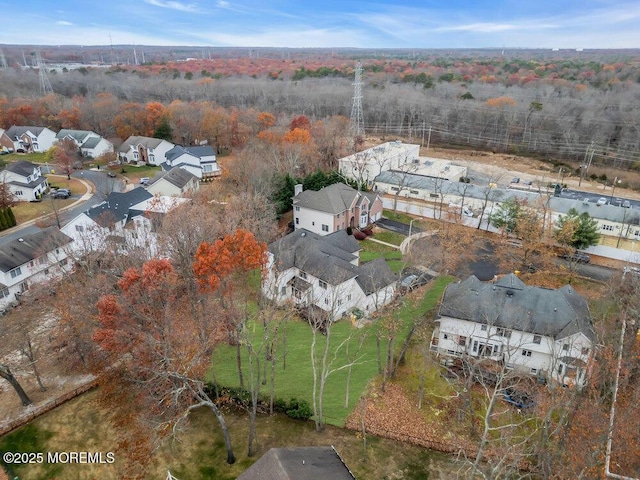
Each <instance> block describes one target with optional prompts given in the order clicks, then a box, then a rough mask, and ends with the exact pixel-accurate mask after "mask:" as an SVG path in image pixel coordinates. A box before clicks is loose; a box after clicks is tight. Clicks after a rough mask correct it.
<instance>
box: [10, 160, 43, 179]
mask: <svg viewBox="0 0 640 480" xmlns="http://www.w3.org/2000/svg"><path fill="white" fill-rule="evenodd" d="M35 168H36V165H35V164H33V163H31V162H27V161H26V160H18V161H17V162H14V163H10V164H8V165H7V166H6V168H5V170H7V171H9V172H13V173H17V174H18V175H22V176H23V177H28V176H29V175H31V174H32V173H33V171H34V170H35Z"/></svg>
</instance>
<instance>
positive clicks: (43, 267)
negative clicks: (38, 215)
mask: <svg viewBox="0 0 640 480" xmlns="http://www.w3.org/2000/svg"><path fill="white" fill-rule="evenodd" d="M71 242H72V239H71V238H70V237H69V236H67V235H65V234H64V233H62V232H61V231H60V230H59V229H58V228H57V227H49V228H46V229H44V230H41V231H39V232H36V233H33V234H30V235H24V236H22V237H20V238H17V239H15V240H12V241H10V242H7V243H3V244H2V245H1V246H0V310H4V309H6V308H7V307H9V306H11V305H12V304H15V303H16V302H17V301H18V299H19V298H20V295H22V294H23V293H24V292H25V291H27V290H29V287H31V286H33V285H34V284H36V283H41V282H45V281H48V280H51V279H54V278H58V277H60V276H62V275H64V274H65V273H66V272H69V271H71V270H72V268H73V265H72V262H71V259H70V258H69V255H68V253H69V252H68V246H69V244H70V243H71Z"/></svg>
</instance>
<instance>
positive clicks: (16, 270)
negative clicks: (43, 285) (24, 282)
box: [9, 267, 22, 278]
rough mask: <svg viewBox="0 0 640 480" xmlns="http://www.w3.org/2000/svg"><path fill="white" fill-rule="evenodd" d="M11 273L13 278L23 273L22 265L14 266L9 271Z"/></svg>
mask: <svg viewBox="0 0 640 480" xmlns="http://www.w3.org/2000/svg"><path fill="white" fill-rule="evenodd" d="M9 275H11V278H16V277H18V276H20V275H22V270H20V267H17V268H14V269H13V270H11V271H10V272H9Z"/></svg>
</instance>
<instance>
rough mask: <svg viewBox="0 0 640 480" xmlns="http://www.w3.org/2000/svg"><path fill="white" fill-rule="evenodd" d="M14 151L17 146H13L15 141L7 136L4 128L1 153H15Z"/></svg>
mask: <svg viewBox="0 0 640 480" xmlns="http://www.w3.org/2000/svg"><path fill="white" fill-rule="evenodd" d="M14 149H15V145H14V144H13V140H11V137H9V135H7V131H6V130H5V129H4V128H0V151H1V152H5V153H9V152H13V151H14Z"/></svg>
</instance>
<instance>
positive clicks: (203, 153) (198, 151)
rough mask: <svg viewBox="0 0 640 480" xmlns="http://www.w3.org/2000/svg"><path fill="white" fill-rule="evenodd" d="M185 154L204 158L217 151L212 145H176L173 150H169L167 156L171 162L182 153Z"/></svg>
mask: <svg viewBox="0 0 640 480" xmlns="http://www.w3.org/2000/svg"><path fill="white" fill-rule="evenodd" d="M184 154H188V155H192V156H194V157H197V158H202V157H210V156H212V155H215V152H214V151H213V148H211V146H210V145H203V146H198V147H183V146H182V145H176V146H175V147H173V148H172V149H171V150H169V151H168V152H167V153H166V155H165V156H166V158H167V160H168V161H169V162H172V161H173V160H175V159H176V158H178V157H179V156H180V155H184Z"/></svg>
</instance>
